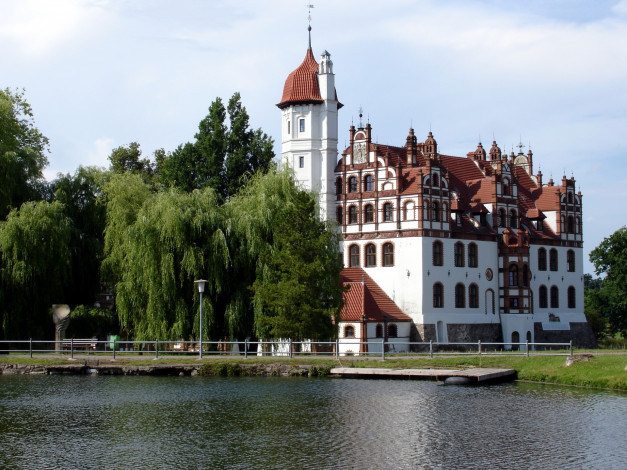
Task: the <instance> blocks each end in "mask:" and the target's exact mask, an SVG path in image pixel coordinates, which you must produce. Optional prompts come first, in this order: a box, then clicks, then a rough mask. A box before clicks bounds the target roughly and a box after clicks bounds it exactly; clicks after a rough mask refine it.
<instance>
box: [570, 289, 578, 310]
mask: <svg viewBox="0 0 627 470" xmlns="http://www.w3.org/2000/svg"><path fill="white" fill-rule="evenodd" d="M576 304H577V294H576V292H575V288H574V287H573V286H570V287H569V288H568V308H575V307H576Z"/></svg>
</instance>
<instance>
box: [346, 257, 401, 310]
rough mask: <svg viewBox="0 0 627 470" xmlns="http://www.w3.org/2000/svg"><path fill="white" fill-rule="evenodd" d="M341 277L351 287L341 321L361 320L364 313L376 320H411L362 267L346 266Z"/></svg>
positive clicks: (347, 293)
mask: <svg viewBox="0 0 627 470" xmlns="http://www.w3.org/2000/svg"><path fill="white" fill-rule="evenodd" d="M340 279H341V281H342V285H344V286H347V287H348V288H349V289H348V291H347V292H345V293H344V306H343V307H342V312H341V314H340V318H341V321H360V320H361V318H362V315H365V316H366V320H367V321H375V322H376V321H381V322H382V321H396V322H405V321H411V318H410V317H408V316H407V315H405V314H404V313H403V312H402V311H401V309H399V308H398V306H397V305H396V304H395V303H394V302H393V301H392V299H390V298H389V297H388V296H387V295H386V294H385V292H383V289H381V287H379V285H378V284H377V283H376V282H374V281H373V280H372V278H371V277H370V276H368V274H366V271H364V270H363V269H362V268H344V269H343V270H342V273H341V274H340ZM362 280H363V282H362Z"/></svg>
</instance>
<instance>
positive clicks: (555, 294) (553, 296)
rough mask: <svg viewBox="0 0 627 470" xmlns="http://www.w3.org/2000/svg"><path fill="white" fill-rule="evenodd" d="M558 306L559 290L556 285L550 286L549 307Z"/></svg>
mask: <svg viewBox="0 0 627 470" xmlns="http://www.w3.org/2000/svg"><path fill="white" fill-rule="evenodd" d="M559 307H560V291H559V289H558V288H557V286H551V308H559Z"/></svg>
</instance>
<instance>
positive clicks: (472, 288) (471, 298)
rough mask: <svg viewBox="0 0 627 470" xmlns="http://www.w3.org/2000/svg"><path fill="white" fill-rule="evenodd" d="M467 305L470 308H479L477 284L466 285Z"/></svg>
mask: <svg viewBox="0 0 627 470" xmlns="http://www.w3.org/2000/svg"><path fill="white" fill-rule="evenodd" d="M468 306H469V307H470V308H479V288H478V287H477V284H470V285H469V286H468Z"/></svg>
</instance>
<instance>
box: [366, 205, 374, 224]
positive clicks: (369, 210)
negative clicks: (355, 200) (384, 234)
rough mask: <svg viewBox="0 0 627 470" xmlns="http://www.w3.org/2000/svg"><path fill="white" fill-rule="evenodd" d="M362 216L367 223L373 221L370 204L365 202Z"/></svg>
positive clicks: (372, 211)
mask: <svg viewBox="0 0 627 470" xmlns="http://www.w3.org/2000/svg"><path fill="white" fill-rule="evenodd" d="M364 218H365V219H366V220H365V223H367V224H369V223H371V222H374V209H373V208H372V204H366V207H364Z"/></svg>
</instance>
